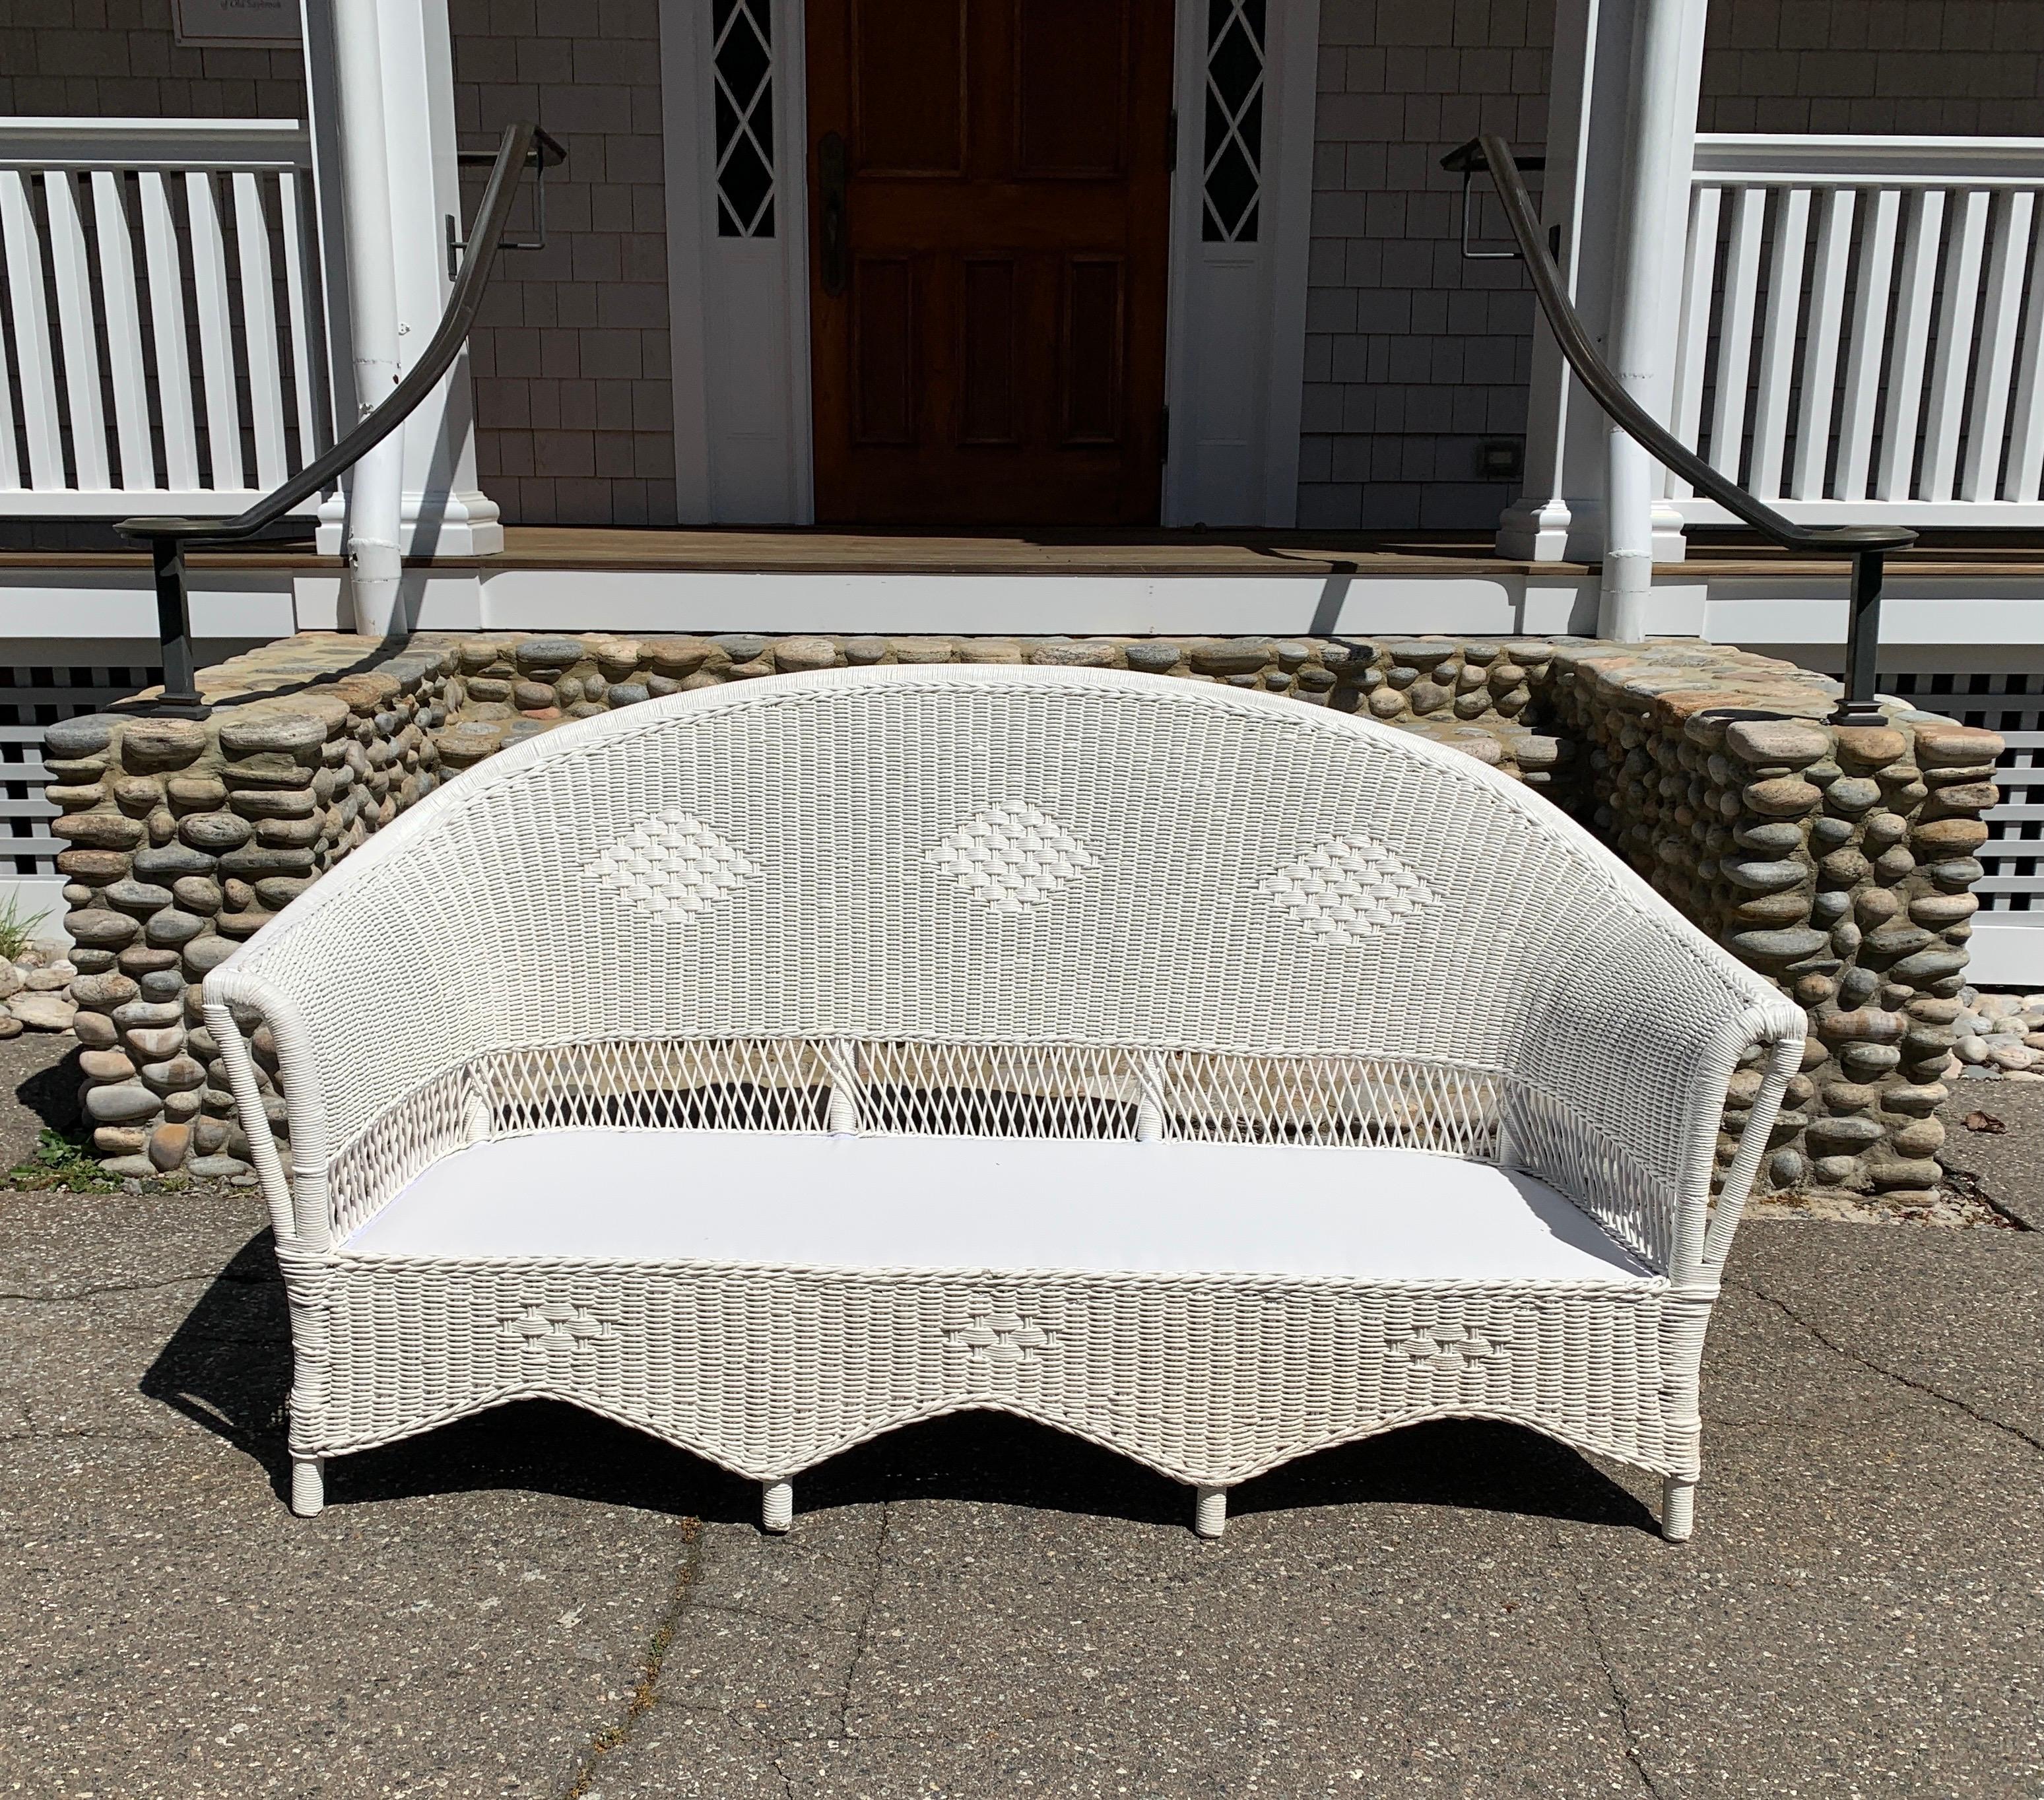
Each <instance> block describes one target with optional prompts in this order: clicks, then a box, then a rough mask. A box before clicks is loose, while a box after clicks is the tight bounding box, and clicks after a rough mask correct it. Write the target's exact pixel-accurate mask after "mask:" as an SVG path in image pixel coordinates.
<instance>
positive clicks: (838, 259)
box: [816, 132, 850, 298]
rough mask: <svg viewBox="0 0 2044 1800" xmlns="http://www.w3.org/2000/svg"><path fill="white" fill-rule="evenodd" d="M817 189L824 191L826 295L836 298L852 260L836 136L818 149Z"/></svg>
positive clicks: (840, 150) (841, 159)
mask: <svg viewBox="0 0 2044 1800" xmlns="http://www.w3.org/2000/svg"><path fill="white" fill-rule="evenodd" d="M816 179H817V185H818V186H820V188H821V189H822V190H823V220H822V233H823V278H824V293H825V294H829V295H830V296H831V297H832V298H836V297H837V296H838V295H839V294H843V292H844V288H845V278H846V271H847V267H848V265H849V263H850V257H849V255H848V254H847V247H846V244H845V222H844V189H845V155H844V140H843V138H842V137H840V136H839V135H838V134H837V133H836V132H828V133H827V134H826V135H825V136H824V140H823V141H822V142H821V143H820V144H818V145H817V146H816Z"/></svg>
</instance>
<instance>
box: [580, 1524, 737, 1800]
mask: <svg viewBox="0 0 2044 1800" xmlns="http://www.w3.org/2000/svg"><path fill="white" fill-rule="evenodd" d="M701 1561H702V1521H701V1519H694V1518H690V1519H684V1520H682V1565H681V1567H680V1568H678V1569H677V1570H676V1571H675V1572H674V1591H673V1592H672V1593H670V1595H668V1596H667V1610H666V1611H664V1612H663V1613H662V1614H661V1615H660V1622H659V1625H656V1626H655V1627H654V1629H653V1635H652V1637H651V1638H649V1639H648V1640H647V1645H646V1654H645V1655H644V1656H643V1657H642V1658H641V1659H640V1664H639V1679H638V1681H637V1682H636V1683H635V1684H634V1685H633V1687H632V1694H631V1698H629V1699H628V1700H627V1701H626V1702H625V1703H624V1711H623V1713H621V1714H620V1715H619V1716H618V1717H617V1719H615V1720H614V1721H612V1722H611V1723H610V1724H609V1725H605V1727H604V1728H603V1729H601V1731H599V1732H597V1733H596V1735H595V1736H594V1737H592V1738H590V1741H589V1747H588V1748H587V1749H586V1750H584V1751H583V1752H582V1761H581V1762H580V1763H579V1764H577V1765H576V1767H575V1771H574V1775H572V1776H571V1778H570V1779H569V1781H568V1784H567V1787H565V1788H563V1790H562V1791H561V1800H582V1796H583V1795H585V1794H587V1793H588V1792H589V1791H590V1783H593V1782H594V1780H595V1779H596V1777H597V1770H598V1768H599V1767H600V1766H601V1764H602V1761H603V1759H604V1758H605V1756H608V1755H609V1753H610V1752H612V1751H613V1750H615V1749H616V1748H617V1747H618V1746H619V1745H620V1744H623V1743H624V1741H626V1740H627V1739H628V1738H629V1737H631V1735H632V1726H633V1725H635V1724H636V1723H637V1722H638V1720H639V1718H640V1715H641V1714H644V1713H645V1712H647V1711H648V1710H650V1709H651V1706H652V1704H653V1697H654V1695H655V1693H656V1692H657V1691H658V1690H659V1685H660V1671H661V1668H662V1667H663V1665H664V1664H666V1662H667V1652H668V1651H669V1650H670V1648H673V1646H674V1637H675V1634H676V1633H678V1631H679V1630H680V1629H681V1623H682V1614H683V1613H685V1612H686V1610H688V1604H689V1595H690V1591H691V1590H692V1589H693V1588H694V1587H695V1583H696V1572H697V1569H698V1568H700V1566H701Z"/></svg>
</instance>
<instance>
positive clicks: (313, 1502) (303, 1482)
mask: <svg viewBox="0 0 2044 1800" xmlns="http://www.w3.org/2000/svg"><path fill="white" fill-rule="evenodd" d="M325 1505H326V1458H325V1457H292V1458H291V1510H292V1511H293V1512H294V1513H296V1514H298V1517H299V1518H318V1517H319V1515H320V1511H321V1508H322V1507H324V1506H325Z"/></svg>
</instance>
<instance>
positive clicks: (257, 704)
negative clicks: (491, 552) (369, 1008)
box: [47, 637, 454, 1177]
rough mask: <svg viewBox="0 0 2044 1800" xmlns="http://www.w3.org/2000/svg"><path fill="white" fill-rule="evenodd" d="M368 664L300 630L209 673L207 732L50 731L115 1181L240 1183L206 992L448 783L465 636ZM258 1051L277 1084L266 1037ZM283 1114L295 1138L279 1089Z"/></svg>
mask: <svg viewBox="0 0 2044 1800" xmlns="http://www.w3.org/2000/svg"><path fill="white" fill-rule="evenodd" d="M367 660H369V661H373V664H374V666H373V667H372V666H363V665H364V663H365V658H364V657H363V648H362V646H361V644H360V643H359V640H353V639H344V638H332V637H329V638H315V637H302V638H294V639H286V640H285V641H284V642H282V643H278V644H274V645H271V646H270V647H267V648H266V649H264V650H262V651H255V652H254V653H252V654H250V655H248V656H246V657H242V658H236V660H235V661H234V662H230V663H227V664H224V665H222V666H221V668H219V669H217V670H209V671H208V672H207V674H206V677H205V678H204V684H203V685H204V691H205V692H206V696H207V697H208V698H209V700H213V703H214V704H215V705H216V706H217V708H218V710H217V711H216V712H214V714H213V716H212V717H211V718H209V719H208V720H205V721H204V722H203V723H197V722H194V721H191V720H182V719H152V718H149V717H148V716H144V713H143V712H140V710H139V709H138V708H136V706H135V705H134V704H133V703H130V704H129V705H127V706H125V707H123V708H117V709H116V710H114V711H113V712H103V713H94V714H92V715H90V716H86V717H84V718H81V719H71V720H63V721H62V722H60V723H56V724H53V725H52V726H51V727H49V733H48V756H47V761H48V766H49V769H50V772H51V785H50V786H49V788H48V796H49V798H50V800H52V802H53V803H54V804H56V805H57V806H58V807H59V808H61V809H62V812H63V816H62V817H60V818H59V819H57V820H56V822H55V823H54V824H53V825H52V830H53V831H55V832H56V835H58V836H59V837H60V838H63V839H67V840H68V842H69V844H70V846H71V847H70V848H69V849H67V850H63V852H61V853H60V854H59V856H58V858H57V867H58V869H59V870H60V872H61V873H63V875H64V876H65V877H66V878H67V885H66V887H65V888H64V897H65V899H66V900H67V901H68V902H69V903H70V904H71V908H72V911H71V912H70V914H69V915H67V919H66V920H65V923H66V925H67V927H68V928H69V930H70V931H71V937H72V938H73V940H74V946H75V947H74V948H73V950H72V951H71V961H72V963H73V964H74V965H75V966H76V967H77V969H78V970H79V974H78V976H77V977H76V979H75V981H73V982H72V984H71V997H72V998H73V999H74V1000H76V1002H77V1003H78V1007H79V1011H78V1013H77V1015H76V1016H75V1019H73V1021H72V1029H73V1030H75V1031H76V1032H77V1034H78V1037H79V1042H80V1043H81V1044H83V1046H84V1050H83V1055H82V1056H81V1057H80V1059H79V1062H80V1068H81V1071H82V1073H83V1075H84V1077H85V1084H86V1085H85V1091H84V1094H83V1110H84V1112H85V1115H86V1119H87V1121H88V1122H89V1123H90V1125H91V1126H92V1127H93V1146H94V1149H96V1150H98V1152H99V1153H100V1154H101V1155H102V1157H106V1158H107V1159H108V1168H109V1172H111V1173H114V1174H117V1175H144V1174H152V1173H156V1172H169V1171H171V1170H175V1169H188V1170H189V1171H190V1172H192V1173H194V1174H195V1175H200V1176H213V1177H221V1176H235V1175H238V1174H241V1173H244V1172H245V1171H246V1168H247V1165H246V1161H245V1158H246V1156H247V1153H248V1145H247V1142H246V1141H245V1140H244V1138H243V1136H242V1134H241V1128H240V1125H239V1124H238V1123H236V1119H235V1117H234V1108H233V1103H232V1100H231V1099H230V1098H229V1094H228V1092H227V1077H226V1072H225V1069H224V1068H223V1066H222V1065H221V1063H220V1061H219V1060H218V1059H219V1054H220V1053H219V1049H218V1046H217V1045H215V1044H214V1043H213V1039H212V1036H211V1034H210V1033H209V1032H208V1031H207V1030H206V1027H205V1024H204V1023H203V1015H202V1013H201V1011H200V1007H199V988H198V982H199V981H200V980H201V978H202V977H203V976H204V975H205V974H206V971H207V970H208V969H212V968H213V967H214V966H215V965H217V964H219V963H221V962H223V961H225V960H226V958H228V957H229V955H230V954H232V952H233V950H234V948H235V946H236V945H237V944H238V943H240V942H241V941H242V940H243V939H244V938H248V937H249V936H251V935H253V934H254V933H255V932H256V931H259V930H260V929H261V928H262V927H263V925H264V924H266V923H267V922H268V921H269V920H270V919H271V918H273V917H275V915H276V913H277V912H278V910H279V908H282V907H284V906H286V905H288V904H290V901H291V900H294V898H295V897H296V896H298V895H299V894H301V893H302V892H304V891H305V889H306V888H309V887H310V886H311V885H312V884H313V881H314V879H315V878H317V877H318V875H319V874H320V873H321V872H322V871H323V870H325V869H329V868H331V867H332V865H334V864H335V863H336V862H339V861H340V858H342V857H344V856H345V855H346V854H348V852H349V851H350V850H352V849H354V848H355V846H356V845H358V844H359V843H360V842H362V841H363V839H365V838H366V837H367V835H369V833H371V831H375V830H376V829H377V827H378V826H381V825H384V824H387V823H389V822H390V820H391V819H394V818H395V817H396V816H398V813H399V812H401V810H403V808H405V807H407V806H409V805H410V804H412V802H413V800H417V799H418V798H419V797H420V796H421V795H423V794H425V793H430V792H431V791H432V788H433V787H434V786H435V785H436V784H437V781H438V779H439V777H438V775H437V773H436V764H437V761H438V757H437V753H436V750H435V749H434V747H433V744H432V737H431V733H432V729H433V727H436V726H437V725H439V724H440V723H443V722H444V717H445V712H444V707H445V696H446V690H447V687H448V681H447V677H448V672H449V670H451V668H452V666H453V664H454V657H453V654H452V649H451V641H450V642H446V643H443V642H435V641H430V640H429V641H425V642H421V643H418V644H417V645H415V646H414V647H410V648H409V649H408V650H406V651H404V652H402V653H401V654H398V655H395V656H378V657H375V658H371V659H367ZM255 1054H256V1058H257V1061H258V1065H259V1067H260V1068H261V1069H262V1070H263V1080H264V1083H265V1084H266V1086H267V1085H268V1084H270V1083H271V1080H272V1078H273V1077H274V1073H275V1063H274V1061H273V1060H272V1057H271V1046H270V1045H269V1043H268V1042H267V1034H265V1033H261V1032H259V1033H258V1034H256V1042H255ZM269 1110H270V1113H271V1119H272V1120H273V1121H274V1122H275V1124H276V1125H277V1126H278V1128H279V1130H282V1128H283V1103H282V1100H281V1098H279V1097H278V1096H276V1095H275V1092H274V1089H273V1090H272V1092H271V1102H270V1106H269Z"/></svg>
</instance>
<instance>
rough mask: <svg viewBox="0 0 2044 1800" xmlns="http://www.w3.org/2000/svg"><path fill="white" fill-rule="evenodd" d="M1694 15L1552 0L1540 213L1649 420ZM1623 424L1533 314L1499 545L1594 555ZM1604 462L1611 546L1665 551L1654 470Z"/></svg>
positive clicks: (1668, 280)
mask: <svg viewBox="0 0 2044 1800" xmlns="http://www.w3.org/2000/svg"><path fill="white" fill-rule="evenodd" d="M1704 10H1705V6H1704V0H1557V6H1556V13H1555V23H1554V62H1553V71H1554V72H1553V77H1552V90H1551V97H1550V101H1549V111H1548V137H1547V152H1546V154H1547V166H1546V178H1545V182H1544V185H1543V194H1542V200H1541V215H1542V217H1543V221H1545V222H1546V224H1547V225H1549V226H1550V227H1557V226H1558V228H1559V231H1560V244H1559V253H1558V261H1559V262H1560V263H1561V265H1562V277H1563V279H1564V280H1565V281H1566V283H1567V285H1568V288H1569V294H1570V297H1571V298H1572V299H1573V301H1574V302H1575V305H1576V309H1577V312H1579V313H1581V315H1582V319H1583V323H1584V324H1585V326H1586V327H1587V328H1588V329H1589V332H1590V334H1591V335H1592V336H1593V337H1594V338H1595V339H1596V340H1597V342H1598V343H1599V345H1600V347H1602V349H1603V350H1604V354H1605V355H1606V356H1607V357H1608V358H1610V359H1612V362H1613V365H1614V367H1616V368H1617V370H1618V371H1619V374H1620V375H1621V377H1623V378H1624V379H1625V381H1626V382H1627V386H1629V387H1630V388H1631V391H1632V393H1634V396H1635V397H1636V398H1637V399H1638V400H1639V401H1640V403H1641V404H1642V405H1644V406H1645V407H1646V409H1647V410H1648V411H1649V412H1650V413H1654V415H1655V416H1657V417H1662V418H1665V417H1666V416H1667V413H1668V409H1669V401H1670V398H1671V393H1672V386H1673V373H1674V353H1675V338H1676V332H1677V327H1678V323H1679V315H1680V309H1681V276H1682V257H1683V251H1684V248H1685V235H1686V231H1687V224H1688V219H1689V166H1690V161H1691V158H1692V155H1693V151H1694V144H1695V139H1696V102H1697V96H1698V91H1699V88H1700V80H1701V75H1702V71H1703V50H1704ZM1622 435H1623V434H1615V433H1613V432H1612V430H1611V428H1610V427H1609V424H1608V421H1607V420H1605V418H1604V414H1603V413H1602V411H1601V410H1600V409H1599V408H1598V407H1597V406H1596V404H1595V402H1593V401H1591V400H1590V399H1589V397H1588V396H1587V395H1585V393H1582V391H1581V390H1580V389H1579V388H1577V386H1575V383H1574V378H1573V377H1572V376H1571V375H1570V374H1569V372H1568V368H1567V366H1566V363H1563V361H1562V355H1561V352H1560V351H1558V349H1556V347H1555V346H1554V340H1553V338H1552V337H1551V336H1550V335H1549V334H1548V332H1547V330H1546V326H1545V325H1544V324H1540V323H1537V322H1536V324H1535V327H1534V349H1533V374H1532V383H1531V393H1530V395H1529V405H1528V417H1527V442H1526V478H1527V479H1526V492H1525V493H1524V494H1523V496H1521V497H1520V499H1519V500H1518V501H1516V502H1515V503H1514V504H1513V505H1512V506H1511V507H1510V508H1508V509H1507V511H1506V512H1505V514H1504V517H1503V519H1502V520H1500V523H1499V527H1498V533H1497V548H1498V552H1499V554H1500V555H1504V556H1512V557H1520V558H1529V559H1531V560H1532V561H1535V562H1603V561H1604V559H1605V548H1606V539H1605V529H1604V520H1605V515H1606V511H1607V507H1608V498H1609V497H1608V482H1609V480H1610V478H1611V476H1612V473H1613V471H1614V465H1613V464H1612V461H1611V458H1610V454H1609V453H1610V449H1611V444H1612V439H1613V437H1614V436H1622ZM1625 442H1626V444H1627V450H1628V451H1630V450H1631V448H1632V447H1631V440H1630V439H1626V440H1625ZM1642 466H1643V473H1642ZM1616 474H1617V476H1618V478H1619V485H1620V491H1621V493H1622V495H1623V496H1627V498H1626V499H1625V500H1624V502H1623V504H1624V505H1625V507H1626V509H1627V510H1628V511H1629V512H1631V514H1632V515H1633V516H1632V519H1631V523H1630V524H1629V526H1628V527H1627V528H1623V529H1622V530H1621V532H1620V533H1619V535H1618V537H1617V547H1618V548H1619V550H1620V551H1622V552H1624V553H1626V554H1627V555H1630V556H1631V558H1633V559H1634V560H1635V561H1639V560H1640V555H1639V553H1640V552H1641V551H1642V548H1644V549H1645V550H1646V560H1648V561H1650V562H1679V561H1680V560H1681V557H1682V528H1681V518H1680V516H1679V515H1678V514H1677V512H1676V511H1675V509H1674V508H1673V507H1672V506H1671V505H1667V504H1666V502H1665V501H1662V500H1661V499H1659V498H1658V495H1659V492H1660V485H1661V484H1660V478H1659V474H1658V470H1657V469H1656V468H1654V466H1653V465H1651V464H1647V463H1645V462H1644V459H1643V457H1642V459H1640V462H1639V464H1635V463H1633V462H1631V459H1630V458H1629V456H1628V455H1621V456H1620V458H1619V461H1618V462H1617V464H1616ZM1642 496H1643V498H1644V507H1645V515H1644V516H1643V517H1642V516H1641V509H1642ZM1620 566H1623V563H1621V565H1620ZM1608 580H1609V574H1608V576H1607V586H1608ZM1608 604H1609V601H1608V593H1607V601H1606V609H1607V610H1608ZM1610 623H1611V622H1610V621H1608V620H1607V621H1605V622H1604V626H1605V628H1608V626H1609V624H1610Z"/></svg>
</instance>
